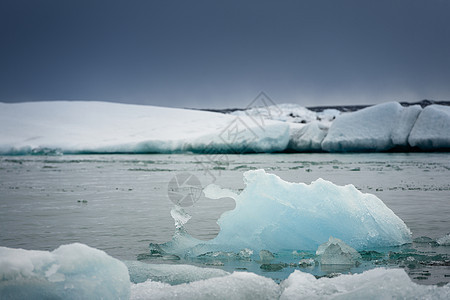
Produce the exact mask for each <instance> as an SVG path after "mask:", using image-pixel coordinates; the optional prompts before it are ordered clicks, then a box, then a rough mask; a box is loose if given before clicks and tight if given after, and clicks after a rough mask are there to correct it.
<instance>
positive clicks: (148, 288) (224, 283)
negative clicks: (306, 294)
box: [131, 272, 280, 300]
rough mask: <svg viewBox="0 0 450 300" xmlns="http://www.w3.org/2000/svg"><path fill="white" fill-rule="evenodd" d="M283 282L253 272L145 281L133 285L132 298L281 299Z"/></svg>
mask: <svg viewBox="0 0 450 300" xmlns="http://www.w3.org/2000/svg"><path fill="white" fill-rule="evenodd" d="M279 296H280V286H279V285H278V284H276V283H275V282H274V281H273V280H272V279H270V278H266V277H262V276H258V275H256V274H253V273H246V272H235V273H233V274H231V275H227V276H223V277H219V278H211V279H207V280H201V281H195V282H191V283H189V284H180V285H175V286H171V285H168V284H163V283H160V282H154V281H146V282H144V283H139V284H133V285H132V286H131V299H183V300H184V299H278V298H279Z"/></svg>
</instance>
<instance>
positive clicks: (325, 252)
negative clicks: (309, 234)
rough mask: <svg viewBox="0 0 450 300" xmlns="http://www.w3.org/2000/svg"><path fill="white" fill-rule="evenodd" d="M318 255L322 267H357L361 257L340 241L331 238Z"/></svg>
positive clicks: (319, 249)
mask: <svg viewBox="0 0 450 300" xmlns="http://www.w3.org/2000/svg"><path fill="white" fill-rule="evenodd" d="M316 255H320V256H321V257H320V263H321V264H322V265H355V264H357V263H358V261H359V260H360V259H361V255H360V254H359V253H358V252H357V251H356V250H355V249H353V248H352V247H350V246H349V245H347V244H345V243H344V242H343V241H341V240H340V239H337V238H334V237H330V239H329V240H328V242H326V243H323V244H322V245H320V246H319V248H318V249H317V251H316Z"/></svg>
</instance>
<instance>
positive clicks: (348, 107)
mask: <svg viewBox="0 0 450 300" xmlns="http://www.w3.org/2000/svg"><path fill="white" fill-rule="evenodd" d="M399 103H400V104H401V105H402V106H412V105H420V106H421V107H422V108H424V107H427V106H428V105H432V104H439V105H445V106H450V101H436V100H428V99H424V100H422V101H418V102H405V101H402V102H399ZM369 106H373V105H329V106H308V107H306V108H307V109H309V110H312V111H314V112H322V111H324V110H325V109H337V110H339V111H341V112H352V111H357V110H360V109H363V108H366V107H369ZM190 109H193V110H203V111H211V112H216V113H222V114H229V113H232V112H235V111H243V110H245V108H222V109H220V108H217V109H213V108H190Z"/></svg>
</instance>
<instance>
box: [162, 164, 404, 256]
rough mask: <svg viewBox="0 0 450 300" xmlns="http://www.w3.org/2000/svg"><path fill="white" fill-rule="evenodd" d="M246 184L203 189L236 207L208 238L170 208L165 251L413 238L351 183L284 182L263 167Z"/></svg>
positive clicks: (376, 243)
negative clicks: (195, 234)
mask: <svg viewBox="0 0 450 300" xmlns="http://www.w3.org/2000/svg"><path fill="white" fill-rule="evenodd" d="M244 181H245V184H246V188H245V189H244V190H243V191H242V192H241V193H240V194H236V193H233V192H231V191H228V190H224V189H221V188H220V187H218V186H216V185H210V186H208V187H206V188H205V190H204V193H205V195H206V196H207V197H209V198H216V199H219V198H222V197H231V198H233V199H234V200H235V201H236V208H235V209H234V210H232V211H228V212H225V213H224V214H223V215H222V216H221V217H220V219H219V220H218V222H217V223H218V224H219V226H220V228H221V229H220V232H219V234H218V235H217V237H216V238H214V239H212V240H210V241H207V242H204V241H200V240H196V239H194V238H192V237H191V236H189V235H188V234H187V232H186V231H185V230H184V223H185V222H187V221H188V220H189V218H188V217H187V216H186V215H185V213H184V211H182V209H181V208H176V209H174V210H173V211H172V216H173V217H174V219H175V222H176V227H177V230H176V234H175V236H174V237H173V240H172V241H170V242H168V243H166V244H163V245H160V249H161V250H163V251H165V252H170V253H177V254H184V255H194V256H197V255H200V254H203V253H206V252H210V251H234V252H238V251H239V250H241V249H244V248H248V249H251V250H253V251H255V253H257V252H258V251H260V250H269V251H272V252H277V251H280V250H289V249H291V250H306V251H315V250H316V249H317V247H318V246H319V245H320V244H322V243H324V242H326V241H328V239H329V238H330V236H333V237H337V238H339V239H340V240H342V241H343V242H344V243H346V244H347V245H349V246H350V247H352V248H354V249H356V250H365V249H375V248H380V247H389V246H397V245H402V244H405V243H410V242H411V232H410V230H409V229H408V227H407V226H406V225H405V223H404V222H403V221H402V220H401V219H400V218H399V217H398V216H397V215H395V213H394V212H393V211H392V210H390V209H389V208H388V207H387V206H386V205H385V204H384V203H383V201H381V200H380V199H379V198H377V197H376V196H375V195H372V194H364V193H362V192H360V191H358V190H357V189H356V188H355V187H354V186H353V185H346V186H338V185H335V184H333V183H331V182H329V181H326V180H323V179H318V180H316V181H314V182H312V183H311V184H309V185H308V184H304V183H291V182H286V181H284V180H282V179H281V178H279V177H278V176H276V175H274V174H267V173H266V172H265V171H264V170H253V171H248V172H245V173H244Z"/></svg>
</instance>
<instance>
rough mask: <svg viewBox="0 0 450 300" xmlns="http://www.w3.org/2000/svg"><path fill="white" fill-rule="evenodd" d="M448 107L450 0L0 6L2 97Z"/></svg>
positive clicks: (14, 2)
mask: <svg viewBox="0 0 450 300" xmlns="http://www.w3.org/2000/svg"><path fill="white" fill-rule="evenodd" d="M261 91H263V92H265V93H266V94H267V95H268V96H269V97H270V98H271V99H272V100H273V101H274V102H275V103H297V104H300V105H304V106H318V105H342V104H346V105H348V104H376V103H382V102H387V101H408V102H414V101H419V100H422V99H434V100H450V1H448V0H420V1H419V0H377V1H373V0H370V1H366V0H310V1H306V0H297V1H293V0H278V1H267V0H258V1H244V0H241V1H235V0H227V1H211V0H205V1H197V0H193V1H188V0H183V1H181V0H180V1H178V0H177V1H174V0H147V1H137V0H128V1H115V0H107V1H106V0H105V1H98V0H73V1H69V0H65V1H63V0H39V1H37V0H2V1H0V102H24V101H40V100H101V101H112V102H121V103H135V104H147V105H158V106H169V107H193V108H227V107H246V106H247V105H248V104H249V103H251V102H252V101H253V99H254V98H255V97H256V96H257V95H258V94H259V93H260V92H261Z"/></svg>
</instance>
